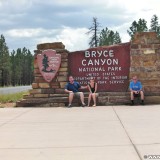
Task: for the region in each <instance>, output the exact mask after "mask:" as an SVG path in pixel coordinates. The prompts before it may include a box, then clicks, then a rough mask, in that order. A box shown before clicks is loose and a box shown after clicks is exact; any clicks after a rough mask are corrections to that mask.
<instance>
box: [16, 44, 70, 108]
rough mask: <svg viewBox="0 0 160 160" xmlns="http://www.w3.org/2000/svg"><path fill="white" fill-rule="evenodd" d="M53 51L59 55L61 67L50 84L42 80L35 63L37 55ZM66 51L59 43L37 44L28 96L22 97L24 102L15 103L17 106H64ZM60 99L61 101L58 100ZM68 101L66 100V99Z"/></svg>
mask: <svg viewBox="0 0 160 160" xmlns="http://www.w3.org/2000/svg"><path fill="white" fill-rule="evenodd" d="M47 49H53V50H56V53H57V54H61V65H60V68H59V71H58V72H57V74H56V76H55V78H54V79H53V80H52V81H51V82H47V81H45V80H44V78H43V76H42V75H41V73H40V71H39V67H38V63H37V54H40V53H41V52H42V51H43V50H47ZM68 53H69V52H68V51H67V50H66V49H65V46H64V45H63V43H61V42H56V43H44V44H38V45H37V50H35V55H34V82H33V83H32V88H33V89H31V90H30V91H29V95H24V100H22V101H19V102H17V106H41V105H43V106H45V105H47V106H65V103H64V102H65V101H66V100H65V101H64V100H63V99H64V97H65V99H66V98H67V97H66V96H67V95H66V94H65V93H64V86H65V84H66V81H67V79H68ZM60 99H62V100H60ZM67 100H68V99H67Z"/></svg>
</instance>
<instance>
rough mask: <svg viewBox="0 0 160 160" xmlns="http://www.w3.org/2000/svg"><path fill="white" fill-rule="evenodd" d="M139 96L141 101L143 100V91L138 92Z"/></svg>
mask: <svg viewBox="0 0 160 160" xmlns="http://www.w3.org/2000/svg"><path fill="white" fill-rule="evenodd" d="M140 95H141V100H144V93H143V91H140Z"/></svg>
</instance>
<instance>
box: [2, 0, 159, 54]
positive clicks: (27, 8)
mask: <svg viewBox="0 0 160 160" xmlns="http://www.w3.org/2000/svg"><path fill="white" fill-rule="evenodd" d="M154 14H156V15H157V16H158V18H159V22H160V0H131V1H130V0H0V34H3V35H4V37H5V39H6V43H7V45H8V47H9V50H10V51H12V50H13V49H14V50H16V49H17V48H23V47H26V48H27V49H30V50H31V51H32V52H33V50H35V49H36V46H37V44H39V43H47V42H63V44H64V45H65V48H66V49H67V50H69V51H76V50H83V49H87V48H88V47H89V46H88V42H89V37H88V35H86V34H85V33H86V32H87V31H88V28H89V27H90V26H91V25H92V19H93V17H96V18H97V20H98V22H99V23H100V25H101V29H103V28H105V27H108V28H109V29H111V30H113V31H118V32H119V34H120V36H121V39H122V42H128V41H129V39H130V37H129V36H128V33H127V30H128V29H129V27H130V26H131V24H132V22H133V21H134V20H136V21H138V20H139V19H140V18H144V19H145V20H146V21H147V24H148V27H150V20H151V18H152V16H153V15H154Z"/></svg>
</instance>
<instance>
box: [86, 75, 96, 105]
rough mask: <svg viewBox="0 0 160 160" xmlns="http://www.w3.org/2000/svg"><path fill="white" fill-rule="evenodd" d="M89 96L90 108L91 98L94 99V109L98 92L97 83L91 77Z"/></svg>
mask: <svg viewBox="0 0 160 160" xmlns="http://www.w3.org/2000/svg"><path fill="white" fill-rule="evenodd" d="M88 90H89V96H88V107H89V106H90V101H91V98H93V103H94V104H93V107H96V92H97V83H96V82H95V81H94V78H93V77H91V79H90V83H89V84H88Z"/></svg>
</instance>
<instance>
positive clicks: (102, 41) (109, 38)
mask: <svg viewBox="0 0 160 160" xmlns="http://www.w3.org/2000/svg"><path fill="white" fill-rule="evenodd" d="M117 43H121V38H120V36H119V33H118V32H117V31H116V33H114V32H113V31H112V30H109V29H108V28H107V27H106V28H105V29H102V31H101V33H100V37H99V46H103V45H113V44H117Z"/></svg>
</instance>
